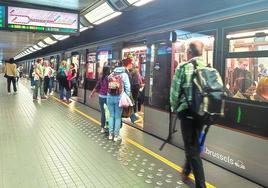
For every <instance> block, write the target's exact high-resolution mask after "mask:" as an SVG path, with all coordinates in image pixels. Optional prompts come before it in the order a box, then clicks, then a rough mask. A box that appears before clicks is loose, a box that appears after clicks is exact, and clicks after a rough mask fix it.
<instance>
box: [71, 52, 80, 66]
mask: <svg viewBox="0 0 268 188" xmlns="http://www.w3.org/2000/svg"><path fill="white" fill-rule="evenodd" d="M79 58H80V55H79V54H76V55H73V56H72V63H74V66H75V67H76V70H78V69H79Z"/></svg>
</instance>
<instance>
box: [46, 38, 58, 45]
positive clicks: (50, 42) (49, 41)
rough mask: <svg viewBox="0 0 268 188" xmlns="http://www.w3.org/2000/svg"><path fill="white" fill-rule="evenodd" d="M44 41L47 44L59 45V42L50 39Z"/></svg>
mask: <svg viewBox="0 0 268 188" xmlns="http://www.w3.org/2000/svg"><path fill="white" fill-rule="evenodd" d="M44 41H45V42H46V43H47V44H55V43H57V41H55V40H52V39H51V38H50V37H47V38H45V39H44Z"/></svg>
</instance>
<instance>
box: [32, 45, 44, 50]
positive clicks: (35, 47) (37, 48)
mask: <svg viewBox="0 0 268 188" xmlns="http://www.w3.org/2000/svg"><path fill="white" fill-rule="evenodd" d="M33 48H34V49H36V50H41V49H42V48H40V47H39V46H37V45H34V46H33Z"/></svg>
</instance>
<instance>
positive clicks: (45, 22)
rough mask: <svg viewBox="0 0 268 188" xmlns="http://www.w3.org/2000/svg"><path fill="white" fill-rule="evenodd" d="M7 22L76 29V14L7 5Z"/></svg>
mask: <svg viewBox="0 0 268 188" xmlns="http://www.w3.org/2000/svg"><path fill="white" fill-rule="evenodd" d="M8 24H16V25H29V26H43V27H56V28H67V29H78V14H75V13H66V12H55V11H47V10H38V9H29V8H19V7H8Z"/></svg>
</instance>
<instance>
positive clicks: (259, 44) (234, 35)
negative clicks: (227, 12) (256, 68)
mask: <svg viewBox="0 0 268 188" xmlns="http://www.w3.org/2000/svg"><path fill="white" fill-rule="evenodd" d="M226 38H227V39H229V41H230V42H229V52H249V51H263V50H268V49H267V48H268V29H255V30H244V31H238V32H231V33H228V35H227V36H226Z"/></svg>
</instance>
